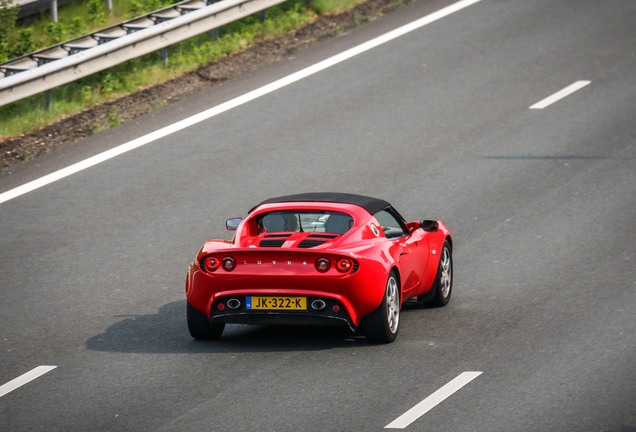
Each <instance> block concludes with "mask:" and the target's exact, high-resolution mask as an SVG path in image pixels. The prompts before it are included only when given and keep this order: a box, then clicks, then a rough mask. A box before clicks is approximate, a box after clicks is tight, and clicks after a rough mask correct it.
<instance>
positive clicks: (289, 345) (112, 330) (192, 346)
mask: <svg viewBox="0 0 636 432" xmlns="http://www.w3.org/2000/svg"><path fill="white" fill-rule="evenodd" d="M185 315H186V301H185V300H181V301H176V302H172V303H168V304H166V305H164V306H162V307H161V308H160V309H159V312H158V313H157V314H153V315H135V316H125V317H122V318H124V319H122V320H121V321H119V322H117V323H115V324H113V325H111V326H110V327H108V328H107V329H106V331H105V332H104V333H101V334H99V335H97V336H94V337H92V338H90V339H88V340H87V341H86V347H87V348H88V349H89V350H92V351H105V352H119V353H156V354H180V353H233V352H276V351H318V350H327V349H332V348H346V347H360V346H368V345H371V344H369V343H368V342H367V341H366V339H365V338H364V337H362V336H361V335H359V334H355V333H352V332H351V331H350V330H349V329H348V328H346V327H328V326H327V327H324V326H323V327H317V326H260V325H239V324H228V325H227V326H226V328H225V331H224V332H223V337H222V338H221V339H219V340H216V341H196V340H194V339H192V337H190V334H189V333H188V325H187V323H186V317H185Z"/></svg>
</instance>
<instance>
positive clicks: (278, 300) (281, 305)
mask: <svg viewBox="0 0 636 432" xmlns="http://www.w3.org/2000/svg"><path fill="white" fill-rule="evenodd" d="M245 307H246V308H247V309H269V310H306V309H307V297H271V296H267V297H262V296H247V297H246V298H245Z"/></svg>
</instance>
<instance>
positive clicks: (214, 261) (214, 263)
mask: <svg viewBox="0 0 636 432" xmlns="http://www.w3.org/2000/svg"><path fill="white" fill-rule="evenodd" d="M203 264H204V265H205V269H206V270H207V271H210V272H213V271H216V269H218V268H219V266H220V265H221V261H219V259H218V258H217V257H213V256H209V257H207V258H206V259H205V260H204V261H203Z"/></svg>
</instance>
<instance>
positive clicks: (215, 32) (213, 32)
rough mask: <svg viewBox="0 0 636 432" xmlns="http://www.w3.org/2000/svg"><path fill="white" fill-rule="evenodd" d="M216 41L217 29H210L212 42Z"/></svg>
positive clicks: (217, 37) (217, 36)
mask: <svg viewBox="0 0 636 432" xmlns="http://www.w3.org/2000/svg"><path fill="white" fill-rule="evenodd" d="M218 39H219V28H218V27H216V28H213V29H212V40H213V41H215V40H218Z"/></svg>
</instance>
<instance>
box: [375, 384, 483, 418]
mask: <svg viewBox="0 0 636 432" xmlns="http://www.w3.org/2000/svg"><path fill="white" fill-rule="evenodd" d="M479 375H481V372H463V373H461V374H459V376H457V377H456V378H455V379H453V380H452V381H450V382H449V383H448V384H446V385H445V386H444V387H442V388H440V389H439V390H437V391H436V392H435V393H433V394H432V395H430V396H429V397H427V398H426V399H424V400H423V401H422V402H420V403H418V404H417V405H415V406H414V407H413V408H411V409H410V410H408V411H407V412H405V413H404V414H402V415H401V416H400V417H398V418H396V419H395V420H393V421H392V422H391V423H389V424H388V425H386V426H385V427H384V429H404V428H405V427H407V426H408V425H410V424H411V423H413V422H414V421H415V420H417V419H418V418H420V417H422V416H423V415H424V414H426V413H427V412H428V411H430V410H431V409H433V408H435V407H436V406H437V405H439V404H440V403H442V402H443V401H444V400H445V399H447V398H448V397H449V396H450V395H452V394H453V393H455V392H456V391H457V390H459V389H460V388H462V387H464V386H465V385H466V384H468V383H469V382H471V381H472V380H474V379H475V378H477V377H478V376H479Z"/></svg>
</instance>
